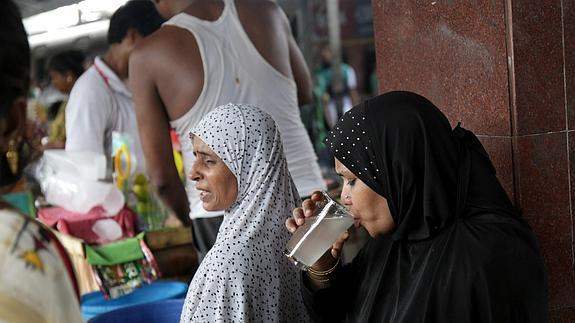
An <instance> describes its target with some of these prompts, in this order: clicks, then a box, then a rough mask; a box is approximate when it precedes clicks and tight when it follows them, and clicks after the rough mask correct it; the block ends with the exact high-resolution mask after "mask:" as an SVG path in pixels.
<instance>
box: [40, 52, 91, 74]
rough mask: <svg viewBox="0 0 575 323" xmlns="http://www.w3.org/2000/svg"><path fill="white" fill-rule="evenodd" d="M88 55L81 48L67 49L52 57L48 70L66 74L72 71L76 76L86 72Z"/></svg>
mask: <svg viewBox="0 0 575 323" xmlns="http://www.w3.org/2000/svg"><path fill="white" fill-rule="evenodd" d="M85 60H86V56H85V55H84V53H82V52H81V51H79V50H67V51H64V52H61V53H58V54H56V55H54V56H52V58H51V59H50V62H49V63H48V70H52V71H56V72H58V73H60V74H66V72H68V71H70V72H72V74H74V76H75V77H76V78H78V77H80V75H82V73H84V61H85Z"/></svg>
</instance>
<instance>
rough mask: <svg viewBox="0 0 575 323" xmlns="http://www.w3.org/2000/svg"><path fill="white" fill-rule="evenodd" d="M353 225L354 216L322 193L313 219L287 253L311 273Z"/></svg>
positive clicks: (288, 244)
mask: <svg viewBox="0 0 575 323" xmlns="http://www.w3.org/2000/svg"><path fill="white" fill-rule="evenodd" d="M352 224H353V217H352V216H351V215H350V214H349V213H348V211H347V210H346V208H345V207H344V206H342V205H340V204H339V203H337V202H336V201H335V200H333V199H332V198H331V197H330V196H329V195H328V194H327V193H325V192H322V199H321V200H320V201H318V202H316V205H315V210H314V213H313V214H312V216H311V217H308V218H306V219H305V223H304V224H303V225H302V226H301V227H299V228H297V230H296V231H295V232H294V234H293V236H292V238H291V239H290V240H289V241H288V243H287V246H286V250H285V254H286V256H287V257H288V258H289V259H290V260H291V261H292V262H293V263H294V264H295V265H296V266H297V267H298V268H300V269H302V270H307V269H308V268H309V267H311V266H312V265H313V264H314V263H315V262H316V261H318V259H319V258H320V257H321V256H322V255H323V254H324V253H325V252H326V251H327V250H328V249H329V248H330V247H331V246H332V244H333V243H334V242H336V240H337V239H338V238H339V237H340V235H341V234H342V233H343V232H345V231H346V230H347V229H348V228H349V227H350V226H351V225H352Z"/></svg>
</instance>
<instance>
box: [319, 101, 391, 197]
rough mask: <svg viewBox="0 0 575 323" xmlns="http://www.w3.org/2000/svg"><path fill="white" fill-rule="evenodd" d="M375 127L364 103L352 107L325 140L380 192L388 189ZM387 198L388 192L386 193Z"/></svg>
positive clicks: (360, 176) (343, 162)
mask: <svg viewBox="0 0 575 323" xmlns="http://www.w3.org/2000/svg"><path fill="white" fill-rule="evenodd" d="M372 132H373V129H372V128H371V126H370V123H368V121H367V117H366V113H365V107H364V105H359V106H356V107H354V108H353V109H351V110H349V111H348V112H347V113H346V114H345V115H343V117H342V118H341V119H340V120H339V122H338V123H337V124H336V126H335V128H334V129H332V130H331V131H330V132H329V133H328V135H327V138H326V139H325V143H326V144H327V145H328V148H329V150H330V151H331V153H332V154H333V155H334V157H335V158H337V159H338V160H339V161H340V162H341V163H342V164H344V165H345V166H346V167H347V168H348V169H349V170H350V171H351V172H352V173H354V174H355V175H356V176H357V177H359V178H360V179H361V181H362V182H364V183H365V184H367V185H368V186H369V187H371V188H372V189H373V190H374V191H376V192H379V193H381V192H386V190H385V189H384V187H383V186H382V185H381V183H382V182H384V176H383V175H384V174H383V169H380V167H378V166H377V165H382V163H379V159H378V158H377V155H376V154H375V152H374V143H373V142H372V138H374V133H372ZM383 196H384V197H387V194H385V193H384V194H383Z"/></svg>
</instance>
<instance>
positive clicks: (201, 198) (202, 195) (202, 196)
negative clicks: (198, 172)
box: [200, 190, 209, 202]
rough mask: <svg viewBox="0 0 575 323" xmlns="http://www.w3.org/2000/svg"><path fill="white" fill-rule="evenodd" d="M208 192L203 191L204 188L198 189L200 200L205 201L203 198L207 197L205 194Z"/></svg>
mask: <svg viewBox="0 0 575 323" xmlns="http://www.w3.org/2000/svg"><path fill="white" fill-rule="evenodd" d="M208 194H209V192H208V191H204V190H200V200H201V201H202V202H205V200H206V199H207V197H208V196H207V195H208Z"/></svg>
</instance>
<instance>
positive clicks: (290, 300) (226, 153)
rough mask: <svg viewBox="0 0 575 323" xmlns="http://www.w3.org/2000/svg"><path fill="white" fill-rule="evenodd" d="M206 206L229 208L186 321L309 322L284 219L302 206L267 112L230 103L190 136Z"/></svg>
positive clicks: (195, 284)
mask: <svg viewBox="0 0 575 323" xmlns="http://www.w3.org/2000/svg"><path fill="white" fill-rule="evenodd" d="M190 137H191V139H192V140H193V143H194V154H195V156H196V158H197V159H196V161H195V162H194V166H193V167H192V171H191V174H189V176H191V178H192V180H194V181H195V183H196V187H197V188H198V189H199V190H200V192H201V198H202V202H203V206H204V208H206V209H207V210H209V211H215V210H216V209H220V210H221V209H225V214H224V220H223V222H222V225H221V227H220V230H219V232H218V236H217V239H216V242H215V244H214V246H213V247H212V249H211V250H210V252H209V253H208V254H207V255H206V257H205V258H204V260H203V261H202V263H201V265H200V268H199V269H198V271H197V272H196V274H195V275H194V279H193V280H192V283H191V284H190V288H189V290H188V295H187V297H186V301H185V304H184V308H183V311H182V316H181V322H190V321H192V322H306V321H309V320H310V319H309V317H308V314H307V311H306V309H305V306H304V305H303V302H302V300H301V295H300V288H299V285H300V279H299V275H298V274H299V273H298V271H297V269H296V268H295V267H294V266H293V265H291V264H290V263H289V261H288V259H287V258H286V257H285V256H284V254H283V250H284V247H285V245H286V243H287V241H288V239H289V238H290V235H289V233H288V232H287V231H286V230H285V229H284V221H285V219H286V218H287V217H289V216H290V214H291V210H292V209H294V208H295V207H296V205H298V204H299V196H298V193H297V190H296V188H295V185H294V183H293V181H292V179H291V176H290V174H289V171H288V168H287V162H286V159H285V155H284V152H283V148H282V143H281V138H280V133H279V130H278V128H277V126H276V124H275V122H274V121H273V119H272V118H271V117H270V116H269V115H268V114H267V113H265V112H263V111H262V110H260V109H258V108H255V107H251V106H246V105H234V104H228V105H225V106H220V107H218V108H216V109H214V110H213V111H212V112H210V113H209V114H207V115H206V116H205V117H204V118H203V119H202V121H200V123H199V124H198V126H197V127H196V128H195V129H194V130H193V131H192V133H191V134H190Z"/></svg>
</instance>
